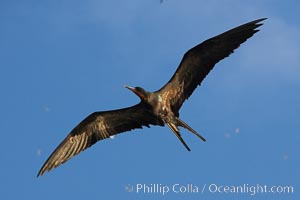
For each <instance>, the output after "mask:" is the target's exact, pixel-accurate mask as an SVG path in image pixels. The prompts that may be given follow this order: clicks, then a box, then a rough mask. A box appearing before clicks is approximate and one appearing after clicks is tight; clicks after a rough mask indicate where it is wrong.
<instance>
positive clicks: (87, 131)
mask: <svg viewBox="0 0 300 200" xmlns="http://www.w3.org/2000/svg"><path fill="white" fill-rule="evenodd" d="M263 20H265V18H263V19H258V20H255V21H252V22H249V23H247V24H244V25H241V26H239V27H236V28H234V29H231V30H229V31H227V32H225V33H222V34H220V35H218V36H215V37H213V38H211V39H208V40H206V41H204V42H202V43H201V44H199V45H197V46H195V47H194V48H192V49H190V50H189V51H188V52H186V53H185V55H184V56H183V59H182V61H181V63H180V65H179V67H178V68H177V70H176V72H175V74H174V75H173V77H172V78H171V79H170V81H169V82H168V83H167V84H166V85H165V86H163V87H162V88H161V89H160V90H158V91H156V92H148V91H145V90H144V89H143V88H141V87H129V86H125V87H126V88H128V89H129V90H131V91H132V92H134V93H135V94H136V95H137V96H139V97H140V99H141V102H140V103H139V104H137V105H135V106H132V107H129V108H124V109H119V110H112V111H105V112H95V113H93V114H91V115H89V116H88V117H87V118H86V119H84V120H83V121H82V122H80V123H79V124H78V125H77V126H76V127H75V128H74V129H73V130H72V131H71V132H70V133H69V135H68V136H67V137H66V138H65V139H64V140H63V141H62V142H61V143H60V145H59V146H58V147H57V148H56V149H55V150H54V152H53V153H52V154H51V155H50V156H49V158H48V159H47V161H46V162H45V163H44V165H43V166H42V168H41V169H40V171H39V173H38V176H40V175H42V174H43V173H44V172H46V171H50V170H52V169H53V168H55V167H58V166H59V165H61V164H62V163H64V162H66V161H67V160H69V159H70V158H72V157H73V156H74V155H77V154H78V153H80V152H81V151H83V150H85V149H86V148H88V147H90V146H92V145H93V144H95V143H96V142H97V141H99V140H102V139H106V138H108V137H110V136H113V135H116V134H118V133H122V132H125V131H130V130H132V129H135V128H142V126H147V127H149V125H159V126H164V125H165V124H167V125H168V127H169V128H170V129H171V130H172V131H173V133H174V134H175V135H176V137H177V138H178V139H179V140H180V141H181V143H182V144H183V145H184V146H185V147H186V149H187V150H189V151H190V149H189V147H188V146H187V144H186V143H185V142H184V140H183V139H182V137H181V135H180V132H179V129H178V126H181V127H184V128H186V129H187V130H189V131H190V132H192V133H193V134H195V135H196V136H197V137H199V138H200V139H201V140H203V141H205V139H204V138H203V137H202V136H201V135H200V134H198V133H197V132H196V131H194V130H193V129H192V128H191V127H189V126H188V125H187V124H186V123H185V122H183V121H182V120H180V119H179V109H180V108H181V106H182V104H183V102H184V101H185V100H186V99H188V98H189V97H190V96H191V94H192V93H193V91H194V90H195V89H196V87H197V86H198V85H200V84H201V82H202V80H203V79H204V78H205V77H206V75H207V74H208V73H209V72H210V70H211V69H212V68H213V67H214V66H215V64H216V63H218V62H219V61H220V60H222V59H223V58H225V57H227V56H229V55H230V54H231V53H233V51H234V50H235V49H236V48H238V47H239V46H240V44H242V43H243V42H245V41H246V40H247V39H248V38H250V37H251V36H253V35H254V34H255V33H256V32H258V30H257V29H256V28H257V27H259V26H261V25H262V24H260V23H259V22H261V21H263Z"/></svg>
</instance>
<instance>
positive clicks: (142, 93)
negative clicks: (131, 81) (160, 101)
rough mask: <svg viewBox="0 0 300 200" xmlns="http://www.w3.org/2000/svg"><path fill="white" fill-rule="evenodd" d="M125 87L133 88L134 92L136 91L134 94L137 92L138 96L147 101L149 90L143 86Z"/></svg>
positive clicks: (126, 86)
mask: <svg viewBox="0 0 300 200" xmlns="http://www.w3.org/2000/svg"><path fill="white" fill-rule="evenodd" d="M124 87H125V88H127V89H129V90H131V91H132V92H134V94H136V95H137V96H138V97H140V99H141V100H142V101H147V99H148V96H149V95H148V92H147V91H146V90H144V89H143V88H141V87H131V86H128V85H124Z"/></svg>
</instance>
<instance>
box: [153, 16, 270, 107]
mask: <svg viewBox="0 0 300 200" xmlns="http://www.w3.org/2000/svg"><path fill="white" fill-rule="evenodd" d="M265 19H266V18H263V19H258V20H255V21H252V22H249V23H246V24H244V25H241V26H238V27H236V28H234V29H231V30H229V31H227V32H224V33H222V34H220V35H218V36H215V37H213V38H211V39H208V40H206V41H204V42H202V43H201V44H199V45H197V46H195V47H194V48H192V49H190V50H189V51H187V52H186V53H185V55H184V56H183V58H182V60H181V63H180V65H179V67H178V68H177V70H176V72H175V74H174V75H173V76H172V78H171V79H170V81H169V82H168V83H167V84H166V85H165V86H164V87H163V88H161V89H160V90H159V91H157V92H160V95H161V97H162V99H170V101H171V106H172V109H173V111H174V112H178V110H179V109H180V107H181V106H182V104H183V102H184V101H185V100H186V99H188V98H189V96H190V95H191V94H192V93H193V91H194V90H195V89H196V87H197V86H198V85H200V84H201V82H202V80H203V79H204V78H205V77H206V75H207V74H208V73H209V72H210V70H212V68H213V67H214V66H215V64H216V63H218V62H219V61H220V60H222V59H224V58H225V57H228V56H229V55H230V54H231V53H233V51H234V50H235V49H236V48H238V47H239V46H240V44H242V43H243V42H245V41H246V40H247V39H248V38H250V37H251V36H253V35H254V34H255V33H256V32H258V31H259V30H257V29H256V28H257V27H259V26H261V25H262V24H260V23H259V22H261V21H263V20H265Z"/></svg>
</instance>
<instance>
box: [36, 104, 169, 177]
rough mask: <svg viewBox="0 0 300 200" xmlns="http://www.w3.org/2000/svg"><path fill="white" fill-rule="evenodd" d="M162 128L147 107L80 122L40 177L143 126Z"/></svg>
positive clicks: (51, 157)
mask: <svg viewBox="0 0 300 200" xmlns="http://www.w3.org/2000/svg"><path fill="white" fill-rule="evenodd" d="M149 125H161V126H162V125H163V122H162V121H161V120H159V119H158V118H156V117H155V116H154V115H153V114H152V112H151V110H150V109H149V108H148V107H147V105H146V104H144V103H139V104H137V105H135V106H132V107H129V108H124V109H120V110H113V111H105V112H95V113H93V114H91V115H89V116H88V117H87V118H86V119H84V120H83V121H82V122H80V123H79V124H78V125H77V126H76V127H75V128H74V129H73V130H72V131H71V132H70V134H69V135H68V136H67V137H66V138H65V139H64V140H63V141H62V142H61V143H60V145H59V146H58V147H57V148H56V149H55V150H54V152H53V153H52V154H51V155H50V156H49V158H48V159H47V161H46V162H45V163H44V165H43V166H42V168H41V169H40V171H39V173H38V175H37V176H40V175H42V174H43V173H44V172H46V171H50V170H52V169H53V168H56V167H58V166H59V165H61V164H63V163H64V162H66V161H67V160H69V159H70V158H72V157H73V156H74V155H77V154H79V153H80V152H81V151H83V150H85V149H87V148H88V147H90V146H92V145H93V144H95V143H96V142H97V141H99V140H103V139H106V138H108V137H110V136H113V135H116V134H118V133H122V132H125V131H129V130H132V129H135V128H142V126H147V127H149Z"/></svg>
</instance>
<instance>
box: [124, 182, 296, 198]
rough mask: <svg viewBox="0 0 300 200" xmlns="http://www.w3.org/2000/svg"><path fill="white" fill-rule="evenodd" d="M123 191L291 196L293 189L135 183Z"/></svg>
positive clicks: (282, 187) (258, 186)
mask: <svg viewBox="0 0 300 200" xmlns="http://www.w3.org/2000/svg"><path fill="white" fill-rule="evenodd" d="M125 191H127V192H132V193H136V194H160V195H166V194H169V193H175V194H176V193H178V194H184V193H186V194H198V193H202V194H203V193H211V194H248V195H257V194H264V193H270V194H293V193H294V187H293V186H290V185H285V186H279V185H276V186H275V185H273V186H269V185H264V184H241V185H221V184H215V183H211V184H202V185H196V184H191V183H189V184H179V183H174V184H161V183H153V184H144V183H137V184H134V185H131V184H128V185H126V186H125Z"/></svg>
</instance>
